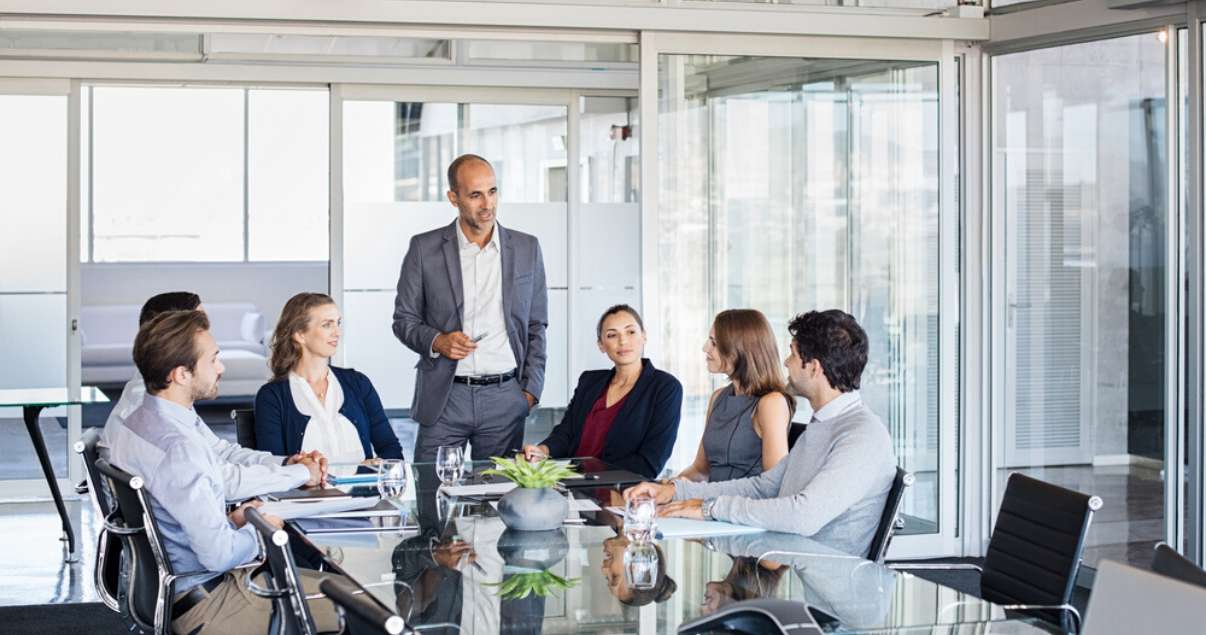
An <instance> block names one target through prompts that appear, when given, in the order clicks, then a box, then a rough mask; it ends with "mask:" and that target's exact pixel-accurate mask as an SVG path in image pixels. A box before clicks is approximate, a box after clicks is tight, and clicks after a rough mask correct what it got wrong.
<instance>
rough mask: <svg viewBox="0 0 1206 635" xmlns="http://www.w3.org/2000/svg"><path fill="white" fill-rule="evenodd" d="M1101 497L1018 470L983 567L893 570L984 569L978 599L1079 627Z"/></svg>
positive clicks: (898, 566) (925, 566) (901, 566)
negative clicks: (1078, 602)
mask: <svg viewBox="0 0 1206 635" xmlns="http://www.w3.org/2000/svg"><path fill="white" fill-rule="evenodd" d="M1101 505H1102V502H1101V498H1099V497H1097V496H1091V495H1089V494H1082V493H1080V492H1074V491H1072V490H1070V489H1065V488H1063V487H1059V486H1058V485H1052V484H1050V483H1045V482H1043V481H1040V480H1038V479H1035V478H1031V477H1029V476H1026V475H1024V474H1019V473H1017V472H1014V473H1013V474H1010V475H1009V482H1008V483H1007V484H1006V485H1005V498H1004V499H1002V501H1001V510H1000V512H999V513H998V514H997V523H996V525H994V526H993V531H992V538H990V539H989V541H988V552H987V553H986V554H985V556H984V566H983V567H977V566H975V565H957V564H956V565H951V564H922V565H909V564H893V565H891V566H892V567H893V568H895V569H901V570H921V569H964V568H973V569H976V570H979V571H980V597H981V598H983V599H985V600H988V601H989V602H994V603H996V604H999V605H1001V606H1002V607H1003V608H1005V609H1007V610H1017V611H1022V612H1024V613H1027V614H1031V615H1034V616H1036V617H1041V618H1043V619H1045V620H1048V621H1050V622H1052V623H1055V624H1059V625H1060V626H1061V627H1063V628H1065V629H1069V628H1070V629H1073V630H1076V631H1079V630H1080V612H1079V611H1077V610H1076V608H1075V607H1073V606H1072V604H1071V602H1072V594H1073V593H1074V592H1075V590H1076V576H1077V575H1078V574H1079V573H1080V562H1081V554H1082V553H1083V551H1084V545H1085V535H1086V534H1087V533H1088V531H1089V523H1090V522H1092V520H1093V513H1094V512H1096V511H1097V510H1099V509H1101Z"/></svg>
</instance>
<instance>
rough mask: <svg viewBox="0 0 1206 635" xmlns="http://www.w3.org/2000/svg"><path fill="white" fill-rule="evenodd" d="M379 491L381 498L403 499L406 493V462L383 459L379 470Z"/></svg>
mask: <svg viewBox="0 0 1206 635" xmlns="http://www.w3.org/2000/svg"><path fill="white" fill-rule="evenodd" d="M377 491H378V492H380V493H381V498H388V499H391V500H393V499H398V498H402V494H403V492H405V491H406V462H405V461H403V460H401V459H381V465H379V466H378V468H377Z"/></svg>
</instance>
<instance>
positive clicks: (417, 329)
mask: <svg viewBox="0 0 1206 635" xmlns="http://www.w3.org/2000/svg"><path fill="white" fill-rule="evenodd" d="M494 228H495V229H496V230H497V231H498V232H500V233H499V238H500V239H501V240H502V253H501V262H502V300H503V319H504V320H505V321H506V323H507V338H508V339H509V340H510V342H511V351H512V352H513V353H515V372H516V378H517V379H518V380H519V386H520V388H523V389H524V390H525V391H527V392H529V393H531V395H532V396H533V397H536V398H537V399H540V393H541V391H542V390H543V389H544V360H545V354H544V348H545V340H544V330H545V328H546V327H547V326H548V305H549V299H548V291H547V289H546V288H545V282H544V256H543V255H542V254H541V251H540V242H539V241H537V240H536V237H535V236H531V235H529V234H525V233H523V232H518V231H511V230H508V229H504V228H503V226H502V225H500V224H498V223H497V222H496V223H495V224H494ZM457 231H460V230H459V229H458V228H457V224H456V221H455V220H454V221H453V222H452V224H450V225H448V226H446V227H443V228H441V229H435V230H432V231H429V232H425V233H422V234H419V235H417V236H415V237H413V238H411V239H410V248H409V249H408V250H407V252H406V257H405V258H403V259H402V274H401V275H400V276H398V297H397V298H396V299H395V300H394V334H395V335H397V336H398V339H399V340H401V341H402V343H403V344H405V345H406V347H407V348H409V349H410V350H412V351H414V352H416V353H418V354H419V363H418V364H416V365H415V368H417V369H418V379H417V381H416V382H415V396H414V401H413V402H412V403H411V412H410V416H411V418H412V419H414V420H415V421H418V422H419V423H420V424H421V425H425V426H429V425H433V424H434V423H435V422H436V420H438V419H439V418H440V414H441V413H442V412H443V411H444V405H445V404H447V403H448V393H449V391H450V390H451V389H452V378H453V376H454V375H455V374H456V365H457V361H456V360H454V359H449V358H447V357H444V356H442V355H441V356H439V357H436V358H432V357H431V355H430V351H431V344H432V342H434V341H435V338H436V336H437V335H439V334H440V333H451V332H453V331H459V330H461V328H462V324H463V322H464V318H465V310H464V308H465V292H464V286H463V285H462V282H461V257H460V253H459V249H460V247H459V245H458V244H457V239H456V233H455V232H457Z"/></svg>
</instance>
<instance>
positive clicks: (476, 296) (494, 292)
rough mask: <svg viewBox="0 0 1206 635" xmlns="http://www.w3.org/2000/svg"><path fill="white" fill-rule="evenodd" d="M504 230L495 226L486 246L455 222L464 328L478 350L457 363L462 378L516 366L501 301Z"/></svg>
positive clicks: (497, 372)
mask: <svg viewBox="0 0 1206 635" xmlns="http://www.w3.org/2000/svg"><path fill="white" fill-rule="evenodd" d="M501 234H502V232H500V231H499V230H498V226H497V225H495V227H494V231H493V233H492V235H491V236H490V242H488V243H486V248H485V249H481V248H479V247H478V246H477V244H476V243H472V242H469V239H468V238H466V237H465V233H464V232H463V231H462V230H461V226H460V222H458V223H457V225H456V241H457V245H458V246H459V247H460V250H459V251H460V255H461V286H462V287H463V291H464V295H465V306H464V321H463V322H462V323H461V330H462V331H463V332H464V333H465V334H466V335H468V336H469V337H470V339H475V338H478V337H481V336H482V335H485V336H486V337H485V338H483V339H482V340H481V341H480V342H478V343H477V349H476V350H474V351H473V352H472V353H470V354H469V356H468V357H466V358H464V359H462V360H460V361H459V362H457V364H456V374H457V375H458V376H460V377H473V376H479V375H497V374H500V373H505V372H507V371H509V370H511V369H513V368H515V366H516V363H515V353H514V352H513V351H512V350H511V341H510V339H509V338H508V337H507V323H506V321H505V320H504V318H503V300H502V235H501Z"/></svg>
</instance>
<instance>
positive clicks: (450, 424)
mask: <svg viewBox="0 0 1206 635" xmlns="http://www.w3.org/2000/svg"><path fill="white" fill-rule="evenodd" d="M527 417H528V398H527V396H526V395H524V393H523V389H522V388H520V387H519V381H518V380H516V379H512V380H510V381H505V382H502V383H500V384H492V385H489V386H470V385H469V384H458V383H456V382H453V384H452V391H451V392H450V393H448V403H447V404H445V406H444V412H443V413H441V414H440V418H439V419H438V420H436V422H435V423H433V424H432V425H430V426H419V435H418V438H417V439H415V456H414V461H415V462H416V463H432V462H434V461H435V460H436V451H437V450H439V448H440V446H441V445H455V446H459V447H464V446H465V442H466V441H468V442H469V443H471V444H472V446H473V456H472V457H471V458H472V460H474V461H485V460H488V459H489V458H490V457H492V456H502V457H510V458H514V456H513V455H514V454H515V452H517V451H519V449H520V448H522V447H523V426H524V421H525V420H526V419H527Z"/></svg>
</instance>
